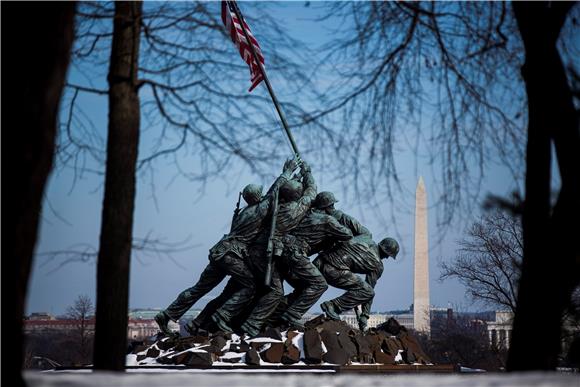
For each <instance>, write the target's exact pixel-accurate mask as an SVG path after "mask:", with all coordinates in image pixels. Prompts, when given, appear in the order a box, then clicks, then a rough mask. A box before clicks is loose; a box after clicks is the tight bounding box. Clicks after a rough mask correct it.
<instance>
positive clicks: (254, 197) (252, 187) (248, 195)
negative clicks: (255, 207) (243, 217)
mask: <svg viewBox="0 0 580 387" xmlns="http://www.w3.org/2000/svg"><path fill="white" fill-rule="evenodd" d="M242 197H243V198H244V200H245V201H246V203H248V204H250V205H251V204H256V203H257V202H259V201H260V199H261V198H262V186H261V185H258V184H248V185H247V186H245V187H244V190H243V191H242Z"/></svg>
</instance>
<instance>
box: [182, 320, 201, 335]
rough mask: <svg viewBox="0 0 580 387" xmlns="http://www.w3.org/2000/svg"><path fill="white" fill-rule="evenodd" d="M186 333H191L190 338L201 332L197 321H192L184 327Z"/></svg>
mask: <svg viewBox="0 0 580 387" xmlns="http://www.w3.org/2000/svg"><path fill="white" fill-rule="evenodd" d="M184 329H185V331H186V332H187V333H189V335H190V336H196V335H197V333H198V332H199V324H198V323H197V321H195V320H191V321H190V322H188V323H187V324H185V327H184Z"/></svg>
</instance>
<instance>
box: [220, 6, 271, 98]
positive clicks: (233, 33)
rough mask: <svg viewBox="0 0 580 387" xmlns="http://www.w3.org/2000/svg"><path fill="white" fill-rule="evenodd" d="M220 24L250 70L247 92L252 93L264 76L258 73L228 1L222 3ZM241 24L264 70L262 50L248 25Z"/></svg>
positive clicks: (257, 66)
mask: <svg viewBox="0 0 580 387" xmlns="http://www.w3.org/2000/svg"><path fill="white" fill-rule="evenodd" d="M222 22H223V24H224V26H225V28H226V31H227V32H229V35H230V38H231V40H232V42H234V44H235V45H236V47H238V50H239V52H240V56H241V57H242V59H243V60H244V62H246V63H247V64H248V66H249V68H250V82H252V86H251V87H250V89H249V90H248V91H252V90H253V89H254V88H255V87H256V86H258V85H259V84H260V82H262V80H263V79H264V76H263V75H262V72H261V71H260V66H259V65H258V63H256V60H255V59H254V56H253V55H252V50H251V48H250V45H249V44H248V40H247V39H246V37H245V36H244V31H243V29H242V26H241V24H240V21H239V20H238V17H237V16H236V14H235V12H234V11H233V8H232V5H231V4H230V2H229V1H222ZM243 23H244V28H245V29H246V32H247V33H248V37H249V38H250V42H251V44H252V46H253V47H254V50H255V51H256V56H257V57H258V60H259V61H260V63H261V64H262V68H264V64H265V61H264V56H263V54H262V50H261V49H260V44H259V43H258V40H257V39H256V38H255V37H254V35H253V34H252V31H251V30H250V26H248V23H246V22H245V21H243Z"/></svg>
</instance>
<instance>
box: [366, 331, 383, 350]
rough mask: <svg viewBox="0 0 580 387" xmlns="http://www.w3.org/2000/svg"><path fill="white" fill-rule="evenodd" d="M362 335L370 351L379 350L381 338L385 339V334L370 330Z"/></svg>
mask: <svg viewBox="0 0 580 387" xmlns="http://www.w3.org/2000/svg"><path fill="white" fill-rule="evenodd" d="M364 337H365V339H366V341H367V343H368V345H369V350H370V352H371V353H374V352H375V351H377V350H378V351H380V350H381V345H382V343H383V340H384V339H385V336H384V335H383V334H378V333H373V332H370V333H369V334H366V335H365V336H364Z"/></svg>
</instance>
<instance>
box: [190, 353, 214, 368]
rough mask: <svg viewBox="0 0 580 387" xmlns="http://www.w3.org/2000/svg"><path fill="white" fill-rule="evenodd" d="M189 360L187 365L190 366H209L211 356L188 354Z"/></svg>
mask: <svg viewBox="0 0 580 387" xmlns="http://www.w3.org/2000/svg"><path fill="white" fill-rule="evenodd" d="M190 353H191V358H190V359H189V363H188V365H190V366H211V365H212V364H213V356H212V355H211V354H210V353H209V352H190Z"/></svg>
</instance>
